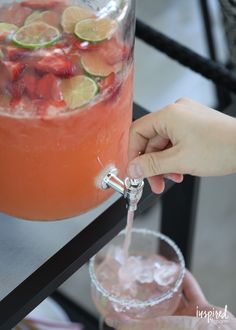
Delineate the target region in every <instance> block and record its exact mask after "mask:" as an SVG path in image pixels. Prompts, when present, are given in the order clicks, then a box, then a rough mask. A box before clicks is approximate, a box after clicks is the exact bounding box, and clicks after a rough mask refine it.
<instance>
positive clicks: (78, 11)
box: [61, 6, 94, 33]
mask: <svg viewBox="0 0 236 330" xmlns="http://www.w3.org/2000/svg"><path fill="white" fill-rule="evenodd" d="M93 16H94V13H93V12H92V11H91V10H89V9H86V8H82V7H76V6H73V7H68V8H66V9H65V10H64V12H63V14H62V19H61V25H62V27H63V29H64V31H65V32H67V33H74V30H75V25H76V24H77V23H78V22H80V21H82V20H84V19H86V18H90V17H93Z"/></svg>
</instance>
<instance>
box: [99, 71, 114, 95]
mask: <svg viewBox="0 0 236 330" xmlns="http://www.w3.org/2000/svg"><path fill="white" fill-rule="evenodd" d="M115 81H116V75H115V73H114V72H112V73H111V74H109V76H108V77H106V78H104V79H102V80H101V81H100V82H99V87H100V91H101V92H103V91H105V90H107V91H110V90H112V89H113V87H114V84H115Z"/></svg>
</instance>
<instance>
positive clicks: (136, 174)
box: [128, 163, 143, 179]
mask: <svg viewBox="0 0 236 330" xmlns="http://www.w3.org/2000/svg"><path fill="white" fill-rule="evenodd" d="M128 173H129V175H130V177H131V178H133V179H142V178H143V170H142V168H141V166H140V165H139V164H137V163H135V164H130V166H129V168H128Z"/></svg>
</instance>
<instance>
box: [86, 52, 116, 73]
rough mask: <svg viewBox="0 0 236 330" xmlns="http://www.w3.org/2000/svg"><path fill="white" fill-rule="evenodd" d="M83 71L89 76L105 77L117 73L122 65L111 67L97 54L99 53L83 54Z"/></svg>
mask: <svg viewBox="0 0 236 330" xmlns="http://www.w3.org/2000/svg"><path fill="white" fill-rule="evenodd" d="M81 64H82V67H83V69H84V70H85V71H86V72H87V73H88V74H89V75H91V76H97V77H101V78H104V77H107V76H109V75H110V74H111V73H112V72H114V73H117V72H119V71H120V70H121V69H122V63H118V64H115V65H111V64H109V63H107V62H106V61H105V59H104V58H103V57H102V56H101V55H100V54H99V52H91V53H89V52H88V53H85V54H84V55H83V56H82V57H81Z"/></svg>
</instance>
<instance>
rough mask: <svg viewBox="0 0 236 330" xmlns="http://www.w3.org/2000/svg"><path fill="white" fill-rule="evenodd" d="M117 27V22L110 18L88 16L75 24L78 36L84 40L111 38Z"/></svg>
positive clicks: (98, 40) (92, 40) (96, 40)
mask: <svg viewBox="0 0 236 330" xmlns="http://www.w3.org/2000/svg"><path fill="white" fill-rule="evenodd" d="M116 29H117V23H116V22H115V21H114V20H112V19H110V18H102V19H99V18H88V19H85V20H83V21H80V22H78V23H77V24H76V26H75V31H74V32H75V34H76V36H77V37H78V38H79V39H81V40H84V41H89V42H100V41H103V40H106V39H110V38H111V36H112V35H113V34H114V32H115V30H116Z"/></svg>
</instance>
